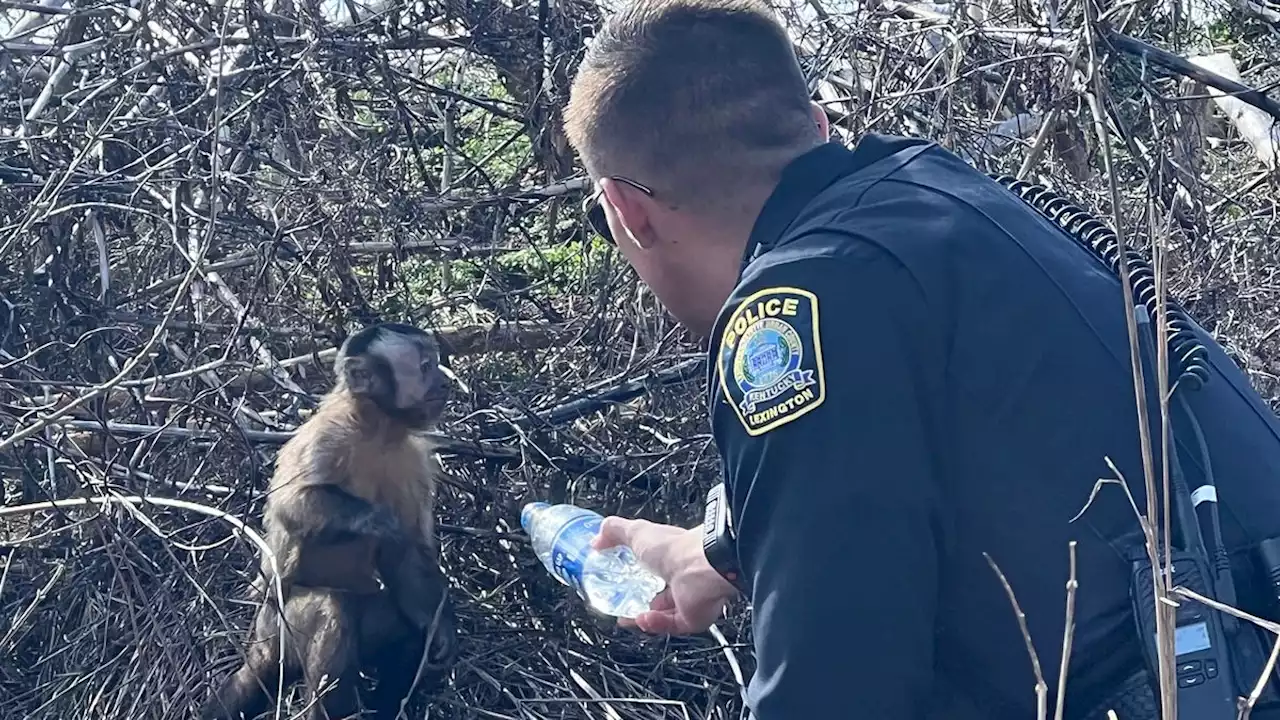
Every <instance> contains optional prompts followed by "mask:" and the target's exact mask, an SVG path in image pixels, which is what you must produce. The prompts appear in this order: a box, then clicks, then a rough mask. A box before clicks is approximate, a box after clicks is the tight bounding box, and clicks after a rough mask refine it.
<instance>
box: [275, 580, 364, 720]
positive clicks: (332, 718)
mask: <svg viewBox="0 0 1280 720" xmlns="http://www.w3.org/2000/svg"><path fill="white" fill-rule="evenodd" d="M350 605H351V602H350V601H349V600H348V599H347V598H345V597H343V596H342V595H340V594H338V593H327V592H320V591H313V592H309V593H308V594H307V595H305V596H299V597H296V598H294V599H291V600H290V602H289V605H288V608H287V610H286V615H287V616H288V617H289V621H290V623H291V624H292V625H293V627H296V628H298V634H299V636H300V637H301V636H306V639H305V641H303V648H302V665H303V674H304V676H305V677H306V683H307V704H308V705H309V707H310V710H309V712H308V716H309V717H310V718H311V720H343V718H348V717H351V716H352V715H355V714H356V712H358V711H359V709H360V702H359V693H358V687H357V686H358V683H359V682H360V667H359V655H358V646H357V642H356V641H357V635H358V632H359V625H358V622H359V618H358V617H355V616H354V613H353V612H352V610H353V608H351V607H350Z"/></svg>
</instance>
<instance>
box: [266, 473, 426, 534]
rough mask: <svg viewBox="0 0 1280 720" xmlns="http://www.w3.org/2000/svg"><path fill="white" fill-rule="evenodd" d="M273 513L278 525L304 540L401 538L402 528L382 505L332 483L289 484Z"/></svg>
mask: <svg viewBox="0 0 1280 720" xmlns="http://www.w3.org/2000/svg"><path fill="white" fill-rule="evenodd" d="M290 495H291V497H289V498H288V499H287V500H286V501H285V502H280V503H276V504H275V506H274V508H273V515H274V516H275V519H276V521H277V522H278V523H279V524H280V527H281V528H283V529H284V530H286V531H287V532H289V533H290V534H292V535H295V536H297V537H299V538H302V539H304V540H310V541H313V542H342V541H348V540H355V539H357V538H359V537H374V538H377V539H379V540H384V541H388V542H391V543H400V542H403V541H404V531H403V529H402V528H401V526H400V523H399V521H398V520H396V517H395V516H394V515H393V514H392V513H391V512H390V511H389V510H387V509H386V508H383V507H379V506H377V505H374V504H372V503H370V502H367V501H365V500H363V499H361V498H358V497H356V496H355V495H352V494H351V493H348V492H346V491H345V490H343V489H342V488H341V487H339V486H338V485H334V484H328V483H325V484H314V485H303V486H301V487H296V488H290Z"/></svg>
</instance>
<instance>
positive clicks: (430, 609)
mask: <svg viewBox="0 0 1280 720" xmlns="http://www.w3.org/2000/svg"><path fill="white" fill-rule="evenodd" d="M378 570H379V572H380V573H381V574H382V577H383V578H384V579H385V580H386V583H387V587H388V588H389V589H390V591H391V593H392V594H393V595H394V596H395V598H396V603H397V604H398V605H399V606H400V609H401V611H402V612H403V613H404V614H405V616H407V617H408V618H409V619H410V620H411V621H412V622H413V624H414V625H415V626H416V627H419V628H425V627H429V626H430V625H431V622H432V620H433V619H434V617H435V614H436V608H437V606H439V605H440V604H441V603H447V602H448V597H447V595H448V591H449V582H448V580H447V579H446V578H445V576H444V573H443V572H442V571H441V569H440V565H439V563H438V562H437V561H436V559H435V558H433V557H431V556H430V555H429V554H428V549H427V547H426V545H425V543H423V542H421V541H419V540H416V539H415V540H413V541H410V542H405V543H400V544H395V545H383V546H382V547H381V548H380V549H379V552H378ZM442 612H444V613H447V612H449V610H448V608H447V607H446V608H445V609H444V610H443V611H442Z"/></svg>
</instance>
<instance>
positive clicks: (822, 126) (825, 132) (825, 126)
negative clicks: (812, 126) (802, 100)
mask: <svg viewBox="0 0 1280 720" xmlns="http://www.w3.org/2000/svg"><path fill="white" fill-rule="evenodd" d="M809 108H810V112H812V113H813V121H814V122H815V123H817V124H818V133H819V134H820V135H821V136H822V142H827V141H828V140H830V139H831V121H830V119H829V118H828V117H827V111H826V110H823V109H822V106H821V105H819V104H818V103H816V102H814V101H812V100H810V101H809Z"/></svg>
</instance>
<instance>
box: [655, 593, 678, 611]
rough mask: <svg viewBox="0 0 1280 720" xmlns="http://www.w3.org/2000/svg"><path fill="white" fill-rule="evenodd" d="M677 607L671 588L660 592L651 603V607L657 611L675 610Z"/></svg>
mask: <svg viewBox="0 0 1280 720" xmlns="http://www.w3.org/2000/svg"><path fill="white" fill-rule="evenodd" d="M675 608H676V601H675V598H673V597H672V596H671V588H666V589H665V590H663V591H662V592H660V593H658V594H657V596H655V597H654V598H653V600H652V601H651V602H650V603H649V609H650V610H653V611H656V612H662V611H666V610H675Z"/></svg>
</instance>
